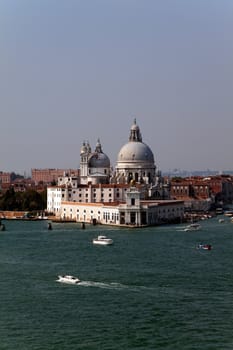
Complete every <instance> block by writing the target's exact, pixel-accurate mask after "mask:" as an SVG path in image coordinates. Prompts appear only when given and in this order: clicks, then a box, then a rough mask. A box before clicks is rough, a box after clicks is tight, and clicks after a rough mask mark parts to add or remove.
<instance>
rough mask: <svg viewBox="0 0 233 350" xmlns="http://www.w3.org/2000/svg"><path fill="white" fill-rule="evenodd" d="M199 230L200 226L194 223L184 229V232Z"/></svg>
mask: <svg viewBox="0 0 233 350" xmlns="http://www.w3.org/2000/svg"><path fill="white" fill-rule="evenodd" d="M200 229H201V225H200V224H197V223H194V224H190V225H188V226H186V227H185V229H184V231H198V230H200Z"/></svg>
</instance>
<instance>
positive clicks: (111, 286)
mask: <svg viewBox="0 0 233 350" xmlns="http://www.w3.org/2000/svg"><path fill="white" fill-rule="evenodd" d="M78 286H83V287H94V288H102V289H114V290H128V291H132V292H140V291H141V290H142V289H147V288H146V287H143V286H129V285H125V284H121V283H117V282H110V283H105V282H94V281H81V282H80V283H79V284H78Z"/></svg>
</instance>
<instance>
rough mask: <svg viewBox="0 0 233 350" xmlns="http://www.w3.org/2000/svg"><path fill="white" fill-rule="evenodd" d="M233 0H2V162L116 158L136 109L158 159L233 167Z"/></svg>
mask: <svg viewBox="0 0 233 350" xmlns="http://www.w3.org/2000/svg"><path fill="white" fill-rule="evenodd" d="M232 33H233V1H232V0H221V1H219V0H205V1H203V0H190V1H187V0H156V1H154V0H95V1H90V0H82V1H81V0H35V1H31V0H20V1H19V0H2V1H1V2H0V50H1V60H0V74H1V79H0V96H1V103H0V115H1V128H0V130H1V136H0V171H14V172H17V173H20V174H23V173H24V172H26V173H29V172H30V170H31V168H48V167H49V168H78V167H79V157H80V148H81V145H82V143H83V141H84V140H88V141H89V142H90V144H91V147H92V149H94V148H95V145H96V142H97V139H98V138H99V139H100V142H101V144H102V148H103V152H105V153H106V154H107V155H108V156H109V158H110V160H111V164H112V166H113V167H114V166H115V165H116V159H117V155H118V152H119V151H120V149H121V147H122V146H123V145H124V144H125V143H126V142H127V141H128V137H129V130H130V127H131V125H132V123H133V120H134V118H136V120H137V123H138V125H139V127H140V130H141V133H142V139H143V142H145V143H146V144H147V145H148V146H149V147H150V148H151V150H152V152H153V153H154V156H155V162H156V165H157V167H158V168H159V169H160V170H161V171H162V172H164V171H169V169H170V170H171V169H175V168H179V169H185V170H190V171H192V170H199V169H213V170H217V171H225V170H231V169H233V162H232V149H233V137H232V130H233V117H232V111H233V98H232V91H233V41H232Z"/></svg>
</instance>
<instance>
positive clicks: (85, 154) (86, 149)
mask: <svg viewBox="0 0 233 350" xmlns="http://www.w3.org/2000/svg"><path fill="white" fill-rule="evenodd" d="M90 154H91V147H90V145H89V142H85V141H84V142H83V145H82V147H81V150H80V183H81V184H86V182H87V176H88V159H89V156H90Z"/></svg>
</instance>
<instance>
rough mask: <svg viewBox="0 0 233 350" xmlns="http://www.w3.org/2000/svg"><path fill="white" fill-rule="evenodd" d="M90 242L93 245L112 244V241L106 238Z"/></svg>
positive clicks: (99, 237) (100, 237) (101, 237)
mask: <svg viewBox="0 0 233 350" xmlns="http://www.w3.org/2000/svg"><path fill="white" fill-rule="evenodd" d="M92 242H93V244H100V245H110V244H113V240H112V239H111V238H107V237H106V236H98V237H97V238H94V239H93V241H92Z"/></svg>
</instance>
